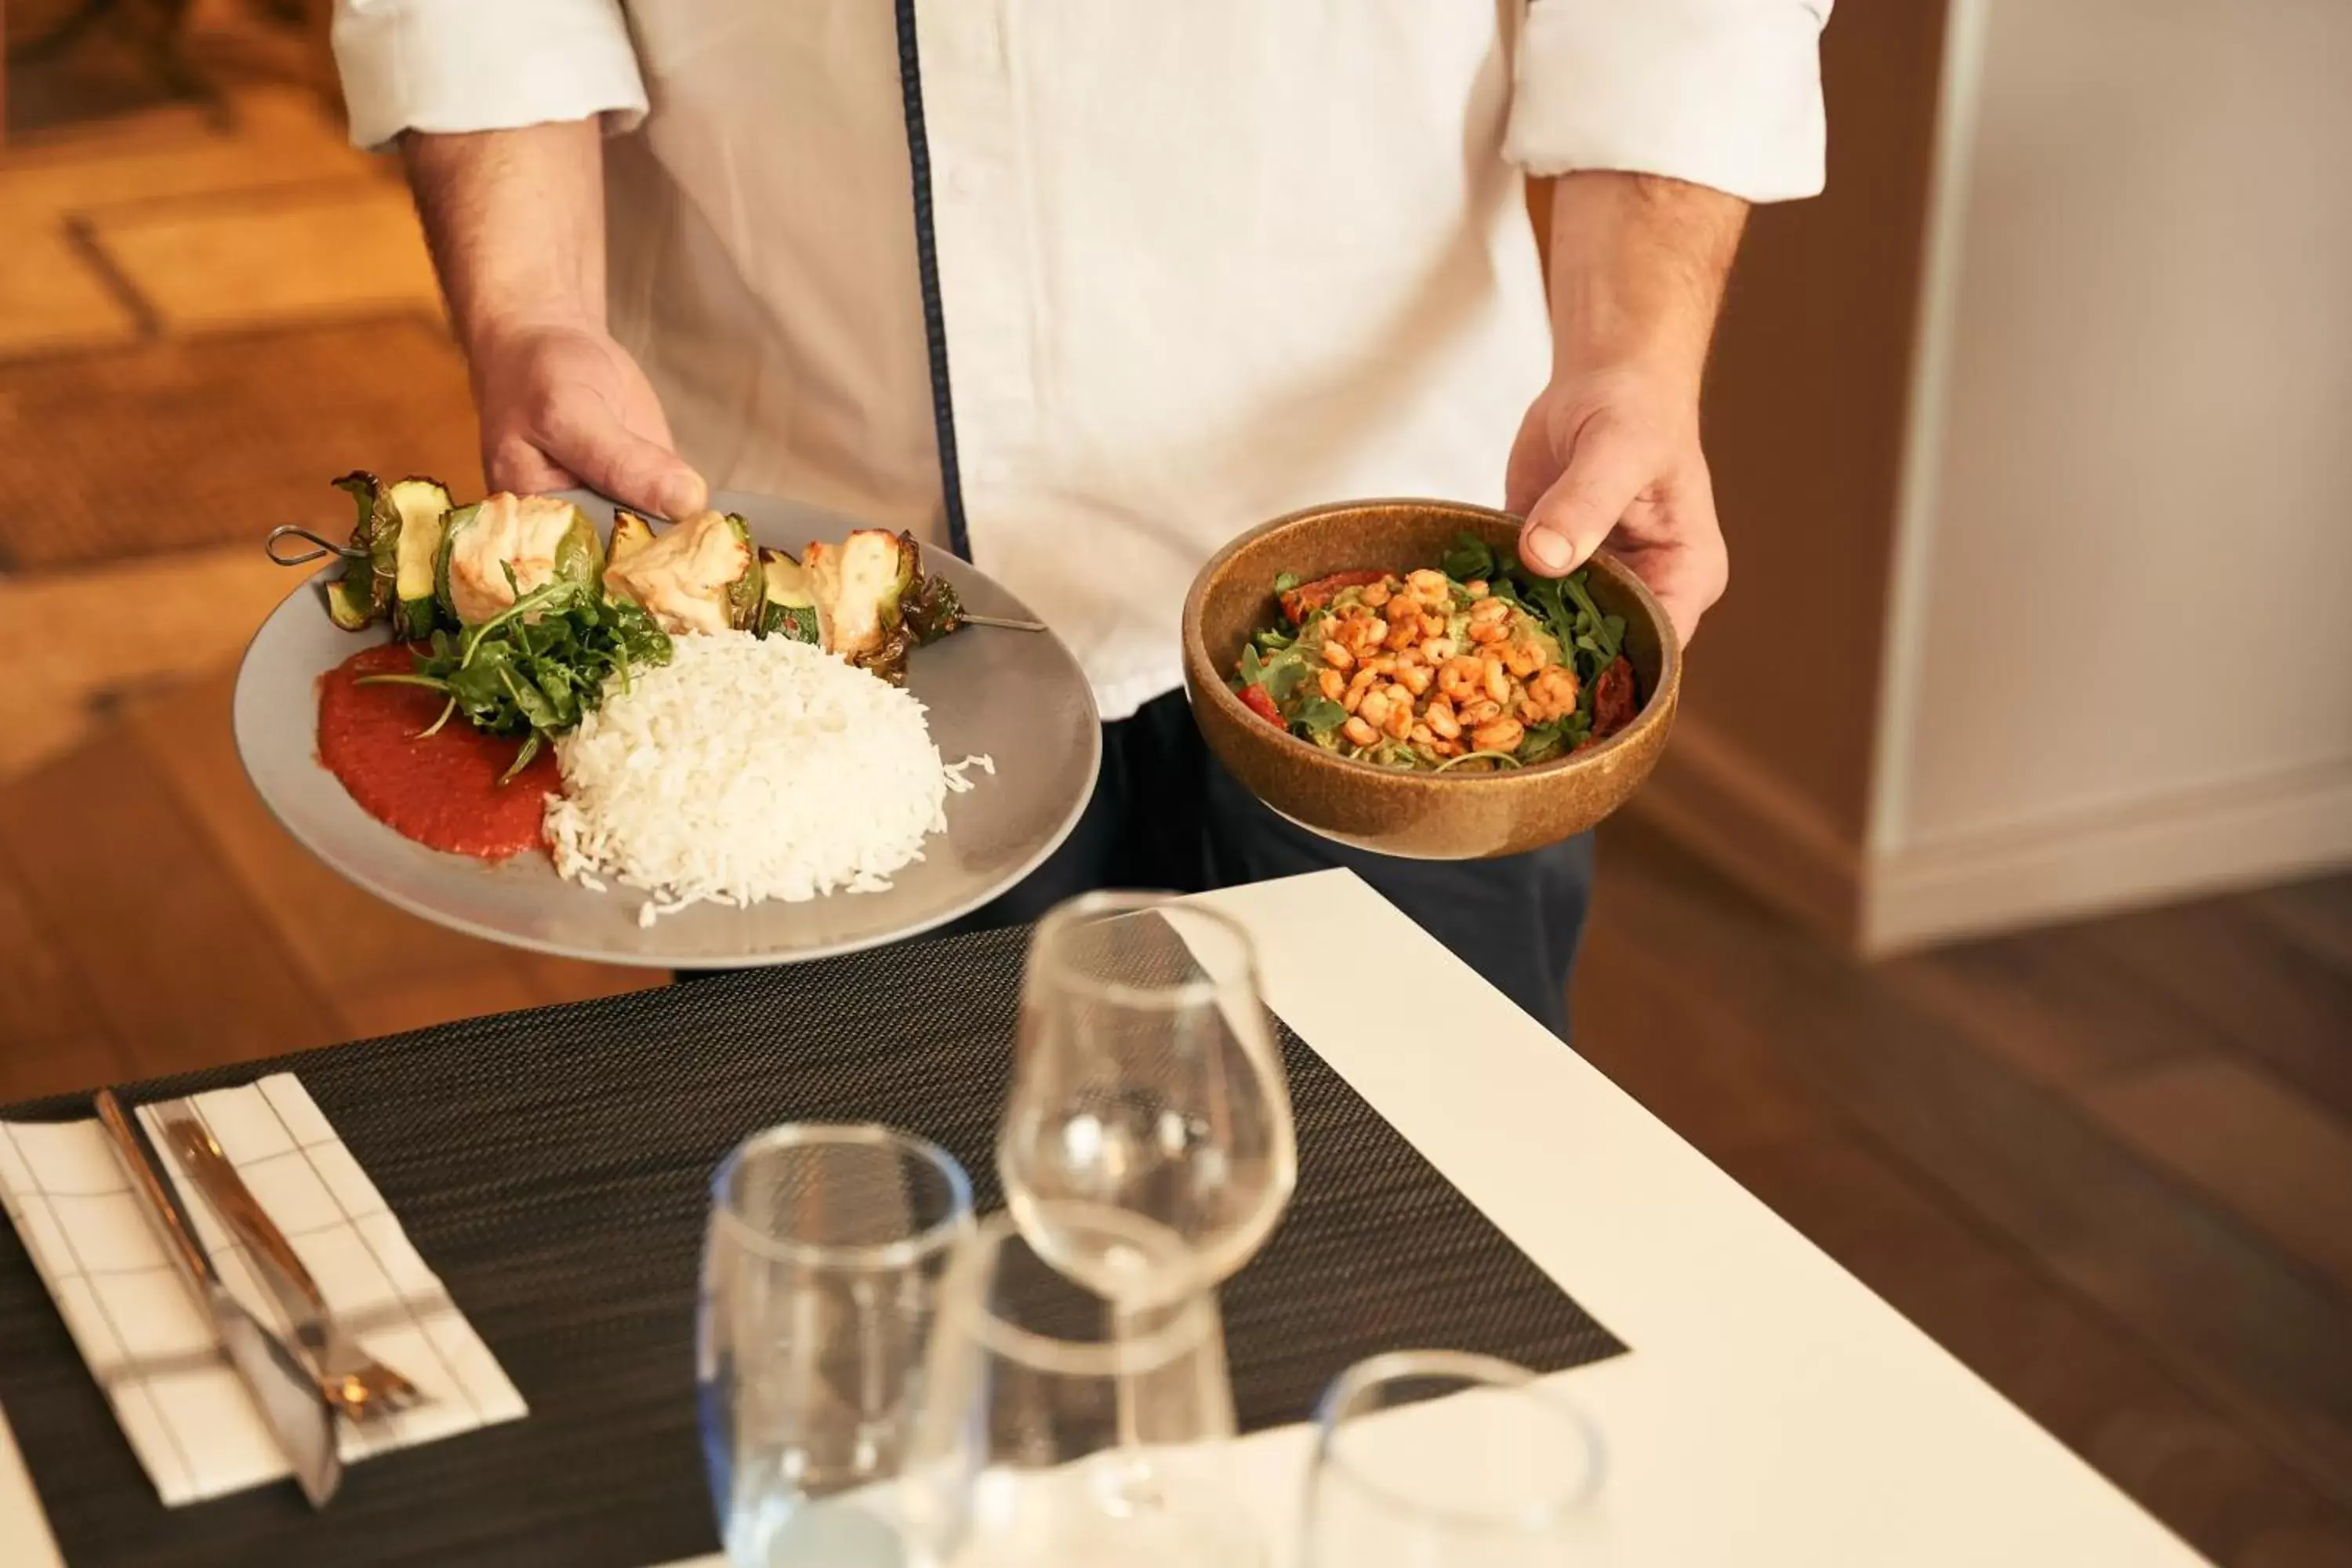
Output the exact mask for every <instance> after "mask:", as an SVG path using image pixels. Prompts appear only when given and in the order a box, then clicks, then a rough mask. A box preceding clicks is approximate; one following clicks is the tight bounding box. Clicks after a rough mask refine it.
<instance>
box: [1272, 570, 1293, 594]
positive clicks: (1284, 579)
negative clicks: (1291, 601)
mask: <svg viewBox="0 0 2352 1568" xmlns="http://www.w3.org/2000/svg"><path fill="white" fill-rule="evenodd" d="M1298 584H1299V576H1298V574H1297V573H1296V572H1279V573H1276V574H1275V579H1274V591H1275V592H1276V593H1277V594H1287V593H1289V592H1290V591H1291V590H1292V589H1293V588H1296V587H1297V586H1298Z"/></svg>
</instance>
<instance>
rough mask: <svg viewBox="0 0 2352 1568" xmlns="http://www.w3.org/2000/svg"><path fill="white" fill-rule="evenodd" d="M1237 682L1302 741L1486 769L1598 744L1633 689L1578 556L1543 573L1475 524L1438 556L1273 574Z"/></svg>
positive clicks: (1251, 701) (1348, 752)
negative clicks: (1502, 551) (1501, 552)
mask: <svg viewBox="0 0 2352 1568" xmlns="http://www.w3.org/2000/svg"><path fill="white" fill-rule="evenodd" d="M1274 587H1275V594H1276V599H1277V600H1278V602H1279V603H1280V605H1281V606H1282V615H1281V619H1280V620H1279V622H1277V623H1276V625H1274V626H1265V627H1263V628H1261V629H1260V630H1258V631H1257V632H1255V634H1253V635H1252V637H1251V638H1250V640H1249V643H1248V644H1247V645H1246V646H1245V647H1244V648H1243V649H1242V656H1241V660H1240V664H1239V666H1238V667H1237V668H1236V669H1235V671H1234V682H1233V684H1234V691H1235V692H1236V693H1237V694H1238V695H1239V696H1240V698H1241V700H1242V701H1243V702H1244V704H1245V705H1246V706H1247V707H1248V708H1249V709H1250V710H1251V711H1252V712H1254V713H1256V714H1257V715H1258V716H1259V717H1260V718H1262V719H1265V721H1267V722H1268V723H1272V724H1276V725H1279V726H1281V727H1282V728H1284V729H1286V730H1287V731H1290V733H1292V734H1293V735H1296V736H1297V737H1298V738H1299V739H1300V740H1302V741H1306V742H1309V743H1311V744H1313V745H1317V746H1320V747H1322V748H1323V749H1324V750H1326V751H1329V752H1339V754H1340V755H1342V756H1346V757H1352V758H1354V759H1356V760H1358V761H1360V762H1366V763H1373V764H1375V765H1377V766H1381V767H1388V768H1398V769H1405V770H1414V771H1423V772H1433V773H1446V772H1465V773H1491V772H1495V771H1496V770H1499V769H1504V768H1519V767H1528V766H1531V765H1533V764H1535V763H1543V762H1549V761H1550V760H1551V759H1553V758H1555V757H1559V756H1565V755H1568V754H1569V753H1570V752H1580V751H1583V750H1585V749H1586V748H1587V747H1590V746H1593V745H1597V744H1599V743H1600V742H1601V741H1603V740H1606V739H1607V738H1608V737H1609V736H1611V735H1612V734H1614V733H1616V732H1617V731H1619V730H1621V729H1622V728H1623V727H1624V726H1625V725H1626V724H1627V723H1628V722H1630V721H1632V719H1633V715H1634V713H1635V712H1636V711H1637V710H1639V708H1640V706H1641V703H1640V700H1639V697H1638V695H1637V693H1636V691H1635V689H1634V679H1633V666H1632V665H1631V664H1629V663H1627V662H1626V659H1625V657H1624V651H1623V648H1624V636H1625V623H1624V621H1623V619H1622V618H1621V617H1619V616H1611V615H1604V614H1602V613H1601V608H1600V606H1599V605H1595V604H1594V603H1593V602H1592V597H1591V594H1590V593H1589V592H1588V590H1587V588H1586V584H1585V574H1584V573H1583V572H1581V571H1579V572H1574V573H1571V574H1569V575H1568V576H1566V577H1562V578H1549V577H1538V576H1536V575H1534V574H1531V573H1528V572H1527V571H1525V570H1524V569H1523V568H1521V567H1520V566H1519V565H1518V564H1517V563H1516V562H1503V561H1497V560H1496V555H1495V552H1494V551H1493V550H1492V549H1490V548H1489V547H1488V546H1487V545H1486V543H1485V542H1482V541H1480V540H1479V539H1477V538H1476V537H1475V536H1474V535H1471V534H1467V533H1465V534H1463V535H1460V536H1459V537H1458V538H1456V539H1455V541H1454V545H1453V547H1452V548H1451V549H1449V550H1448V551H1447V552H1445V555H1444V560H1443V561H1442V562H1440V563H1439V565H1438V566H1437V567H1423V568H1422V569H1421V570H1419V571H1414V572H1407V573H1403V574H1397V573H1393V572H1387V571H1382V570H1380V569H1378V568H1366V569H1363V570H1360V571H1351V572H1339V573H1335V574H1332V575H1331V576H1328V577H1324V578H1320V579H1318V580H1317V581H1315V582H1312V583H1302V582H1300V581H1298V580H1297V578H1296V577H1295V576H1292V575H1290V574H1284V575H1282V576H1280V577H1277V578H1276V579H1275V584H1274Z"/></svg>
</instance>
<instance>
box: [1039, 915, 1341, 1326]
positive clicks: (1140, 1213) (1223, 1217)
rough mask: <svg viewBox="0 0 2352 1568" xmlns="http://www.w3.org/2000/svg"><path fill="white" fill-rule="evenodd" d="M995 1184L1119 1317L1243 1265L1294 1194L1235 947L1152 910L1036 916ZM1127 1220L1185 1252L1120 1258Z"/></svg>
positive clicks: (1266, 1032)
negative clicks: (1122, 1307)
mask: <svg viewBox="0 0 2352 1568" xmlns="http://www.w3.org/2000/svg"><path fill="white" fill-rule="evenodd" d="M997 1171H998V1173H999V1174H1000V1175H1001V1176H1002V1177H1003V1183H1004V1192H1005V1196H1006V1200H1007V1202H1008V1203H1009V1204H1010V1205H1011V1206H1012V1209H1013V1215H1014V1217H1015V1218H1016V1219H1017V1220H1018V1222H1019V1223H1020V1226H1021V1230H1022V1234H1023V1235H1024V1236H1025V1237H1028V1238H1029V1240H1030V1243H1031V1244H1032V1245H1033V1246H1034V1247H1036V1248H1037V1250H1038V1252H1039V1253H1040V1254H1042V1255H1043V1256H1044V1257H1045V1258H1047V1259H1048V1260H1050V1261H1051V1262H1052V1263H1053V1264H1054V1265H1055V1267H1057V1268H1061V1269H1062V1270H1063V1271H1064V1272H1065V1273H1067V1274H1069V1275H1070V1276H1071V1277H1072V1278H1073V1279H1078V1280H1080V1281H1082V1282H1084V1283H1086V1284H1087V1285H1088V1286H1090V1287H1092V1288H1093V1289H1096V1290H1097V1291H1098V1292H1100V1293H1101V1294H1102V1295H1104V1296H1107V1297H1109V1298H1110V1299H1112V1300H1118V1301H1130V1302H1137V1303H1143V1304H1149V1303H1150V1302H1152V1301H1155V1300H1163V1299H1173V1298H1175V1297H1179V1296H1181V1295H1184V1294H1186V1293H1189V1292H1191V1291H1192V1290H1195V1289H1201V1288H1202V1287H1204V1286H1214V1285H1215V1284H1217V1283H1218V1282H1220V1281H1222V1280H1223V1279H1225V1278H1226V1277H1227V1276H1228V1275H1230V1274H1232V1273H1233V1272H1234V1269H1236V1268H1240V1267H1241V1266H1242V1265H1243V1264H1244V1263H1245V1262H1247V1261H1248V1260H1249V1258H1251V1256H1252V1255H1253V1254H1255V1252H1256V1251H1257V1249H1258V1248H1259V1247H1262V1246H1263V1245H1265V1239H1266V1237H1267V1236H1268V1235H1269V1234H1271V1233H1272V1231H1273V1229H1274V1227H1275V1225H1276V1221H1278V1220H1279V1219H1280V1218H1281V1215H1282V1210H1283V1206H1284V1205H1285V1204H1286V1203H1287V1202H1288V1201H1289V1198H1290V1192H1291V1188H1292V1186H1293V1185H1294V1184H1296V1183H1297V1177H1298V1150H1297V1142H1296V1141H1295V1138H1294V1135H1293V1132H1292V1129H1291V1121H1290V1093H1289V1089H1288V1086H1287V1084H1286V1081H1285V1079H1284V1077H1283V1069H1282V1060H1281V1058H1280V1055H1279V1053H1278V1052H1277V1051H1276V1047H1275V1043H1274V1034H1273V1030H1272V1027H1271V1026H1270V1024H1269V1022H1268V1019H1267V1015H1266V1011H1265V1004H1264V1003H1263V1002H1262V1001H1261V1000H1260V999H1259V995H1258V978H1257V960H1256V955H1255V952H1253V951H1252V948H1251V946H1250V940H1249V935H1248V933H1247V932H1246V931H1244V930H1243V929H1242V928H1241V927H1240V926H1239V925H1237V924H1236V923H1234V921H1232V920H1230V919H1227V918H1226V917H1225V916H1223V915H1220V914H1217V913H1215V912H1214V911H1213V910H1205V909H1202V908H1199V907H1197V906H1194V905H1190V904H1183V903H1179V902H1177V901H1176V900H1173V899H1171V898H1166V897H1162V896H1160V895H1155V894H1149V893H1090V894H1087V895H1086V896H1085V897H1082V898H1078V899H1074V900H1070V901H1069V902H1067V903H1065V904H1062V905H1060V906H1059V907H1057V908H1056V909H1055V910H1052V911H1051V912H1050V913H1048V914H1047V915H1046V917H1045V920H1044V921H1040V922H1039V924H1038V926H1037V931H1036V934H1035V936H1034V939H1033V940H1032V942H1031V944H1030V949H1029V964H1028V973H1027V975H1026V977H1025V979H1024V984H1023V989H1022V1007H1021V1038H1020V1045H1019V1050H1018V1054H1017V1057H1016V1058H1015V1062H1014V1068H1013V1092H1012V1096H1011V1100H1010V1103H1009V1104H1008V1106H1007V1108H1006V1111H1005V1117H1004V1122H1003V1128H1002V1130H1001V1131H1000V1133H999V1136H998V1141H997ZM1132 1219H1141V1220H1145V1221H1148V1222H1150V1224H1151V1225H1152V1226H1158V1227H1160V1229H1161V1230H1163V1231H1165V1232H1168V1233H1171V1234H1173V1235H1174V1236H1175V1237H1178V1238H1180V1239H1181V1241H1182V1243H1183V1247H1182V1248H1181V1250H1179V1251H1173V1252H1171V1251H1169V1250H1167V1249H1164V1248H1161V1249H1139V1248H1137V1247H1132V1246H1130V1245H1129V1244H1128V1242H1127V1241H1126V1240H1125V1239H1124V1237H1126V1236H1127V1234H1128V1227H1129V1221H1130V1220H1132Z"/></svg>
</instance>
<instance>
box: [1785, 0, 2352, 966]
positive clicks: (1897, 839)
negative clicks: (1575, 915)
mask: <svg viewBox="0 0 2352 1568" xmlns="http://www.w3.org/2000/svg"><path fill="white" fill-rule="evenodd" d="M1953 12H1954V15H1953V22H1952V35H1951V39H1950V43H1949V46H1948V48H1947V52H1946V60H1945V100H1944V109H1943V120H1942V128H1941V132H1940V134H1941V135H1942V137H1943V139H1944V145H1943V146H1942V148H1941V149H1940V153H1939V166H1938V178H1939V180H1940V181H1941V182H1943V183H1942V184H1941V185H1940V187H1939V188H1938V189H1937V192H1936V194H1935V196H1934V198H1933V205H1932V207H1931V216H1930V223H1929V234H1928V241H1927V249H1928V263H1927V279H1926V282H1925V286H1924V293H1923V326H1922V330H1921V343H1920V353H1919V354H1918V356H1917V358H1916V362H1915V367H1914V368H1915V382H1914V385H1913V393H1912V397H1913V410H1912V427H1911V433H1910V438H1909V441H1908V443H1907V447H1906V465H1907V475H1908V481H1909V482H1908V483H1907V485H1906V504H1905V505H1904V507H1903V508H1902V509H1901V511H1900V514H1899V516H1898V518H1897V525H1896V526H1897V534H1896V541H1895V567H1894V574H1895V583H1894V588H1893V593H1892V595H1891V600H1890V603H1891V618H1890V622H1889V626H1888V632H1887V636H1888V649H1887V654H1886V665H1885V677H1886V679H1885V686H1884V688H1883V692H1884V697H1883V701H1882V709H1881V714H1880V727H1879V735H1878V751H1877V758H1876V764H1875V769H1874V781H1873V796H1872V807H1871V813H1870V816H1871V820H1870V824H1869V832H1868V836H1867V841H1866V844H1865V846H1864V857H1863V861H1864V864H1863V882H1864V886H1863V889H1862V893H1863V899H1862V903H1863V913H1862V921H1861V925H1862V940H1863V942H1864V945H1865V946H1871V947H1880V948H1884V947H1887V946H1896V945H1903V944H1906V943H1909V942H1916V941H1919V940H1923V939H1927V938H1931V937H1933V936H1936V935H1939V934H1947V933H1950V932H1954V931H1963V930H1972V929H1982V928H1987V927H1992V926H1999V925H2008V924H2018V923H2024V922H2025V921H2029V920H2032V919H2034V918H2039V917H2042V916H2046V915H2053V914H2061V913H2067V912H2073V911H2075V910H2084V909H2089V908H2095V907H2101V906H2105V905H2108V904H2114V903H2119V902H2125V901H2129V900H2137V899H2144V898H2149V897H2155V896H2160V895H2163V894H2167V893H2173V892H2180V891H2186V890H2189V889H2193V888H2198V887H2202V886H2207V885H2211V884H2215V883H2220V882H2229V881H2237V880H2249V879H2256V878H2260V877H2264V876H2269V875H2273V874H2278V873H2281V872H2287V871H2293V870H2296V869H2305V868H2316V867H2319V866H2323V865H2327V864H2331V863H2341V862H2343V861H2345V860H2347V859H2352V4H2347V0H2260V3H2259V4H2248V3H2246V0H1954V4H1953ZM1834 133H1835V132H1834V130H1833V131H1832V134H1833V135H1834Z"/></svg>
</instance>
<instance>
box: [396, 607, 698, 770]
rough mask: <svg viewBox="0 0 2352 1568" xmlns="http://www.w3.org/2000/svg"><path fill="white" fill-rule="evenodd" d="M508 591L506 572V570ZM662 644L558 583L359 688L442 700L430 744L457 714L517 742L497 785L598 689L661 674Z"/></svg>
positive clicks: (597, 698) (622, 614)
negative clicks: (407, 691) (409, 671)
mask: <svg viewBox="0 0 2352 1568" xmlns="http://www.w3.org/2000/svg"><path fill="white" fill-rule="evenodd" d="M507 582H508V585H509V587H511V586H513V585H514V569H513V568H512V567H511V566H509V567H508V568H507ZM669 656H670V643H669V634H668V633H667V632H665V631H663V630H662V629H661V627H660V626H657V625H656V624H655V622H654V618H653V617H652V616H649V615H647V614H646V612H645V611H644V610H643V609H640V608H639V607H638V606H637V605H635V604H633V603H631V602H630V601H628V600H625V599H608V598H606V597H605V596H604V595H603V594H602V593H600V592H599V591H598V590H597V588H596V586H595V584H593V583H582V582H575V581H572V580H570V579H563V578H559V579H557V580H556V581H554V582H551V583H549V584H547V585H546V586H544V587H541V588H534V589H532V590H531V591H530V593H528V594H518V595H517V596H516V598H515V602H514V603H513V604H512V605H509V606H508V607H507V608H506V609H504V610H501V611H500V612H499V614H497V615H495V616H491V617H490V618H489V619H488V620H487V621H483V622H481V623H480V624H479V625H478V626H467V628H466V629H465V630H463V631H462V632H458V633H457V634H455V635H454V636H453V635H452V634H451V633H450V632H448V631H447V630H446V629H445V630H438V631H436V632H435V633H434V634H433V640H432V642H431V644H430V645H429V647H427V648H425V649H424V650H422V651H420V652H419V653H418V654H417V658H416V671H415V674H413V675H372V676H365V677H362V679H361V684H362V685H379V684H381V685H394V686H421V687H425V688H426V689H429V690H433V691H438V692H441V693H442V694H444V695H445V696H446V697H447V698H448V703H447V705H446V706H445V707H444V708H443V709H442V710H441V717H440V718H438V719H436V720H435V721H433V724H432V727H431V728H430V729H428V730H426V731H425V733H426V734H431V733H432V732H433V731H435V730H438V729H439V728H440V727H441V726H442V725H444V724H446V723H447V722H448V721H449V720H450V717H451V716H452V715H453V714H459V713H462V714H463V715H465V718H466V721H467V723H469V724H471V725H473V726H474V728H476V729H478V730H481V731H486V732H488V733H489V734H493V735H519V736H520V737H522V744H521V745H520V747H519V748H517V750H516V752H515V760H514V765H513V766H511V767H509V769H507V771H506V773H505V774H504V775H503V776H502V777H501V778H500V780H499V782H500V783H501V784H503V783H505V782H506V780H507V779H510V778H512V777H514V776H515V775H516V774H517V773H520V772H522V770H523V769H524V768H526V767H528V766H529V765H530V760H531V759H532V758H533V757H535V756H537V755H539V752H540V748H541V746H542V745H544V744H545V743H546V742H548V741H550V740H551V739H553V738H554V737H555V736H557V735H561V734H562V733H564V732H565V731H569V730H570V729H572V726H574V725H575V724H577V723H579V722H580V718H581V715H582V714H583V713H585V712H587V711H588V710H590V709H593V708H595V707H598V706H599V705H601V704H602V703H603V701H604V682H605V680H606V679H608V678H611V677H618V678H619V679H620V683H621V686H622V689H624V690H625V689H627V688H628V683H629V671H630V669H631V668H632V667H634V666H637V665H656V664H667V663H668V662H669Z"/></svg>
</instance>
